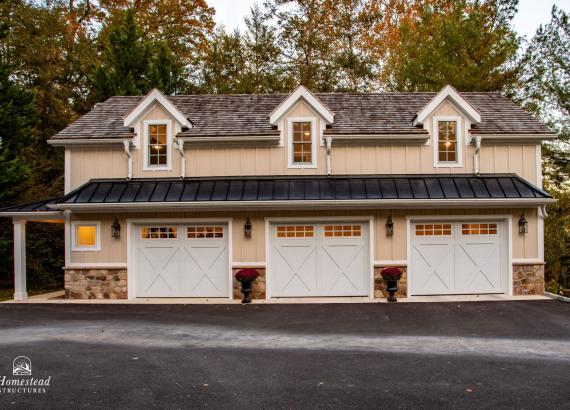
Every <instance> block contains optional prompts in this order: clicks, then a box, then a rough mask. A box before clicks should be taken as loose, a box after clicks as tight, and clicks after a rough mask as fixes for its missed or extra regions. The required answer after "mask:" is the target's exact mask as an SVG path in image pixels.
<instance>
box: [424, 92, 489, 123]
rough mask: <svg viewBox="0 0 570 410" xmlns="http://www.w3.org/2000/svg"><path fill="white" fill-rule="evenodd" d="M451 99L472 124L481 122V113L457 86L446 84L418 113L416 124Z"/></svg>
mask: <svg viewBox="0 0 570 410" xmlns="http://www.w3.org/2000/svg"><path fill="white" fill-rule="evenodd" d="M445 100H449V101H451V102H452V103H453V105H455V106H456V107H457V108H458V109H459V110H460V111H461V112H462V113H463V115H465V116H466V117H467V118H469V120H470V121H471V123H472V124H479V123H481V113H480V112H479V111H478V110H477V108H475V107H474V106H473V105H471V104H470V103H469V102H468V101H467V100H466V99H465V98H464V97H463V96H462V95H461V94H460V93H459V91H457V90H456V89H455V88H453V87H452V86H450V85H446V86H445V87H443V88H442V89H441V91H439V92H438V93H437V94H436V95H435V96H434V97H433V98H432V99H431V100H430V101H429V102H428V103H427V104H426V105H424V106H423V107H422V109H421V110H420V111H419V112H418V113H417V114H416V118H415V119H414V122H413V123H414V125H421V124H423V123H424V121H425V120H426V118H428V117H429V116H430V115H431V114H432V113H433V112H434V111H435V110H436V109H437V107H439V106H440V104H441V103H442V102H444V101H445Z"/></svg>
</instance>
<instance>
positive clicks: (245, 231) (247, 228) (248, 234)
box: [243, 216, 251, 238]
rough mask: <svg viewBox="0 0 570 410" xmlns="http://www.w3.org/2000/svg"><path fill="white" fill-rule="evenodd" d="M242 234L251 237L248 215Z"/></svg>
mask: <svg viewBox="0 0 570 410" xmlns="http://www.w3.org/2000/svg"><path fill="white" fill-rule="evenodd" d="M243 234H244V235H245V237H246V238H251V221H250V220H249V216H248V217H247V219H246V220H245V225H244V226H243Z"/></svg>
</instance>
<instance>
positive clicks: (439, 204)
mask: <svg viewBox="0 0 570 410" xmlns="http://www.w3.org/2000/svg"><path fill="white" fill-rule="evenodd" d="M553 202H556V200H555V199H551V198H520V199H504V198H503V199H492V198H490V199H487V198H485V199H425V200H423V199H363V200H352V199H351V200H326V199H323V200H283V201H282V200H276V201H193V202H156V203H153V202H139V203H87V204H56V205H48V207H50V208H52V209H62V210H73V211H82V212H113V211H117V210H121V211H133V212H134V211H141V210H144V211H152V210H157V211H163V212H169V211H171V210H181V209H184V210H186V209H192V210H212V209H231V210H245V211H247V210H252V209H265V210H280V209H292V208H299V209H366V208H379V209H391V208H394V207H399V208H400V209H422V208H426V209H451V208H480V207H483V208H513V207H517V206H525V207H535V206H539V205H544V204H549V203H553Z"/></svg>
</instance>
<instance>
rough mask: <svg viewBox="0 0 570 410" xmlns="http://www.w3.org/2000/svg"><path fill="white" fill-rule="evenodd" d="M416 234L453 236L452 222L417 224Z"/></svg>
mask: <svg viewBox="0 0 570 410" xmlns="http://www.w3.org/2000/svg"><path fill="white" fill-rule="evenodd" d="M416 236H451V224H446V223H442V224H420V225H416Z"/></svg>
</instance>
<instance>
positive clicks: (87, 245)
mask: <svg viewBox="0 0 570 410" xmlns="http://www.w3.org/2000/svg"><path fill="white" fill-rule="evenodd" d="M73 250H77V251H97V250H99V225H98V223H96V222H78V223H76V224H74V229H73Z"/></svg>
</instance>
